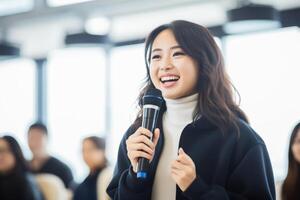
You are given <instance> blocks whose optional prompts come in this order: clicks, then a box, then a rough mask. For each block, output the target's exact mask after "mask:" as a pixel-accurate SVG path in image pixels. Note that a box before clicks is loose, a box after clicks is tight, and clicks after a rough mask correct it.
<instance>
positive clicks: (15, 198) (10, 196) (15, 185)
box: [0, 136, 43, 200]
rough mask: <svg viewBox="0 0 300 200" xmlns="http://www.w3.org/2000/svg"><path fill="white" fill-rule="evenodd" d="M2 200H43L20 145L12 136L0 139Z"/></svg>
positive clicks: (0, 189) (0, 187) (0, 197)
mask: <svg viewBox="0 0 300 200" xmlns="http://www.w3.org/2000/svg"><path fill="white" fill-rule="evenodd" d="M0 199H3V200H20V199H22V200H42V199H43V197H42V194H41V192H40V191H39V188H38V186H37V184H36V182H35V179H34V177H33V175H31V174H30V173H29V172H28V168H27V165H26V160H25V159H24V156H23V153H22V150H21V148H20V145H19V144H18V142H17V141H16V140H15V139H14V138H13V137H11V136H2V137H0Z"/></svg>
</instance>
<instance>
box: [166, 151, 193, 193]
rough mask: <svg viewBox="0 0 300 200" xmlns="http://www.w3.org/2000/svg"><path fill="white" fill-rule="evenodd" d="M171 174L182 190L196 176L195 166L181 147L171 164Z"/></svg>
mask: <svg viewBox="0 0 300 200" xmlns="http://www.w3.org/2000/svg"><path fill="white" fill-rule="evenodd" d="M171 176H172V178H173V180H174V181H175V182H176V184H177V185H178V186H179V188H180V189H181V190H182V191H183V192H184V191H185V190H186V189H187V188H188V187H189V186H190V185H191V184H192V182H193V181H194V180H195V178H196V167H195V164H194V162H193V160H192V159H191V157H189V156H188V155H187V154H186V153H185V152H184V151H183V149H182V148H180V149H179V154H178V157H177V159H176V160H174V161H173V162H172V165H171Z"/></svg>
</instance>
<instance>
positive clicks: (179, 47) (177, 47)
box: [170, 45, 181, 50]
mask: <svg viewBox="0 0 300 200" xmlns="http://www.w3.org/2000/svg"><path fill="white" fill-rule="evenodd" d="M170 49H171V50H173V49H181V46H179V45H176V46H173V47H171V48H170Z"/></svg>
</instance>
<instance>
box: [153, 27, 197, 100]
mask: <svg viewBox="0 0 300 200" xmlns="http://www.w3.org/2000/svg"><path fill="white" fill-rule="evenodd" d="M198 75H199V71H198V67H197V63H196V61H195V60H194V59H193V58H191V57H190V56H188V55H187V54H185V52H183V50H182V49H181V47H180V46H179V44H178V43H177V41H176V39H175V36H174V34H173V32H172V31H171V30H169V29H166V30H164V31H162V32H160V33H159V34H158V36H157V37H156V38H155V40H154V41H153V45H152V49H151V58H150V77H151V80H152V82H153V84H154V86H155V87H156V88H157V89H159V90H161V92H162V95H163V97H165V98H169V99H178V98H182V97H186V96H189V95H191V94H194V93H196V89H197V87H196V85H197V81H198Z"/></svg>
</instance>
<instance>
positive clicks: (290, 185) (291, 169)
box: [281, 122, 300, 200]
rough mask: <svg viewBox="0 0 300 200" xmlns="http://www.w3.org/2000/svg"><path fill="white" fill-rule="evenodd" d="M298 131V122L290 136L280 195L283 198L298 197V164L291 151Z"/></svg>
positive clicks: (299, 175)
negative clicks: (286, 171)
mask: <svg viewBox="0 0 300 200" xmlns="http://www.w3.org/2000/svg"><path fill="white" fill-rule="evenodd" d="M299 131H300V122H299V123H298V124H297V125H296V126H295V128H294V129H293V131H292V134H291V138H290V144H289V164H288V173H287V176H286V178H285V180H284V182H283V184H282V193H281V196H282V199H283V200H290V199H299V198H300V190H299V188H300V164H299V163H298V162H297V161H296V159H295V157H294V155H293V151H292V146H293V144H294V142H295V139H296V137H297V134H298V133H299Z"/></svg>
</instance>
